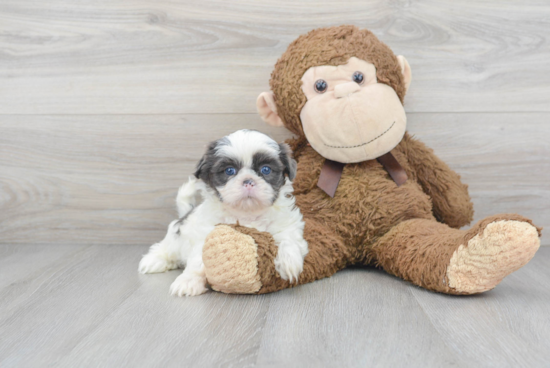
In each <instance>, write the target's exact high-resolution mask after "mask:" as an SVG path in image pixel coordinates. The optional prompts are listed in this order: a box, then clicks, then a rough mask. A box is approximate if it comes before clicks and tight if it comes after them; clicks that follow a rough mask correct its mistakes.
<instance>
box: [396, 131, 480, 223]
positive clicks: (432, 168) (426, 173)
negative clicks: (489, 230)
mask: <svg viewBox="0 0 550 368" xmlns="http://www.w3.org/2000/svg"><path fill="white" fill-rule="evenodd" d="M400 145H401V147H402V149H403V151H404V153H405V154H406V156H407V158H408V160H409V164H410V165H411V167H412V170H413V171H414V172H415V173H416V179H417V180H418V182H419V183H420V185H421V186H422V189H423V190H424V192H425V193H426V194H428V195H429V196H430V197H431V198H432V202H433V213H434V216H435V218H436V219H437V220H438V221H440V222H443V223H445V224H447V225H449V226H451V227H454V228H460V227H462V226H464V225H467V224H469V223H470V222H471V221H472V219H473V215H474V210H473V205H472V201H471V200H470V195H469V194H468V186H467V185H466V184H464V183H462V182H461V181H460V176H459V175H458V174H457V173H456V172H454V171H453V170H451V169H450V168H449V166H447V164H445V163H444V162H443V161H442V160H440V159H439V158H438V157H437V156H436V155H435V154H434V152H433V150H432V149H431V148H428V147H426V145H425V144H424V143H422V142H420V141H417V140H416V139H413V138H412V137H411V136H410V135H409V134H408V133H405V136H404V137H403V141H402V142H401V144H400Z"/></svg>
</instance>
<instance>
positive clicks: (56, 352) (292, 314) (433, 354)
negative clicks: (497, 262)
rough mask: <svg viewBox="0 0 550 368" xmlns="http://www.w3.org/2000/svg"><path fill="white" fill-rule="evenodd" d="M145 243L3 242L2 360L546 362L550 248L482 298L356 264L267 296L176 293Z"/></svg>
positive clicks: (55, 363) (42, 363)
mask: <svg viewBox="0 0 550 368" xmlns="http://www.w3.org/2000/svg"><path fill="white" fill-rule="evenodd" d="M146 249H147V248H146V247H145V246H131V245H116V246H107V245H96V246H84V245H77V246H75V245H57V246H56V245H51V246H34V245H27V246H25V245H5V246H1V247H0V300H2V302H1V303H0V331H1V333H0V366H1V367H46V366H52V367H248V366H259V367H447V366H452V367H548V364H549V362H550V349H548V341H549V340H550V314H549V313H548V306H549V305H550V290H549V288H548V284H549V283H550V268H549V267H548V263H549V262H550V248H548V247H547V248H541V250H540V251H539V252H538V253H537V254H536V256H535V258H534V259H533V261H531V262H530V263H529V264H528V265H527V266H525V267H524V268H522V269H521V270H519V271H518V272H516V273H514V274H512V275H510V276H509V277H507V278H506V279H505V280H504V281H503V282H502V283H501V284H500V285H499V286H497V288H496V289H494V290H491V291H489V292H487V293H485V294H483V295H477V296H470V297H456V296H448V295H442V294H435V293H432V292H428V291H426V290H423V289H420V288H417V287H415V286H412V285H410V284H408V283H405V282H403V281H401V280H399V279H397V278H395V277H392V276H390V275H388V274H386V273H384V272H382V271H380V270H376V269H370V268H367V269H364V268H357V269H349V270H345V271H343V272H339V273H337V274H336V275H335V276H333V277H331V278H329V279H324V280H321V281H318V282H315V283H312V284H308V285H304V286H301V287H298V288H295V289H291V290H284V291H281V292H278V293H274V294H269V295H261V296H235V295H225V294H221V293H216V292H208V293H207V294H204V295H201V296H197V297H188V298H176V297H171V296H169V295H168V287H169V285H170V283H171V282H172V281H173V280H174V279H175V278H176V276H177V274H178V272H177V271H172V272H169V273H165V274H155V275H140V274H138V272H137V264H138V261H139V259H140V256H141V254H142V253H144V252H145V251H146Z"/></svg>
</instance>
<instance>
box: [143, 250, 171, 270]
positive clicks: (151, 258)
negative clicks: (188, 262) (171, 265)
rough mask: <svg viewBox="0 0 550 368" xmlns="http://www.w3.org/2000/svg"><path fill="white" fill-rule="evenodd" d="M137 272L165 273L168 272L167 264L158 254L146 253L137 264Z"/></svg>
mask: <svg viewBox="0 0 550 368" xmlns="http://www.w3.org/2000/svg"><path fill="white" fill-rule="evenodd" d="M138 270H139V272H140V273H157V272H165V271H167V270H168V262H167V261H166V258H165V257H162V256H161V255H159V254H154V253H153V254H152V253H148V254H146V255H144V256H143V258H142V259H141V261H140V262H139V267H138Z"/></svg>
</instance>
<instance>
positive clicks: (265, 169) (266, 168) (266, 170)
mask: <svg viewBox="0 0 550 368" xmlns="http://www.w3.org/2000/svg"><path fill="white" fill-rule="evenodd" d="M261 172H262V174H264V175H269V174H271V167H269V166H263V167H262V170H261Z"/></svg>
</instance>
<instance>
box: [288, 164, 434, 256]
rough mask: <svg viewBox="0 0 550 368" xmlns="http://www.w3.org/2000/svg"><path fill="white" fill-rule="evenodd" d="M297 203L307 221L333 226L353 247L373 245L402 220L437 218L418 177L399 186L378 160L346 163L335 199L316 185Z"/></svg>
mask: <svg viewBox="0 0 550 368" xmlns="http://www.w3.org/2000/svg"><path fill="white" fill-rule="evenodd" d="M299 171H300V170H299ZM297 179H298V180H299V178H297ZM316 180H317V179H316ZM310 188H311V187H310ZM296 204H297V206H298V207H299V208H300V210H301V211H302V214H303V215H304V218H305V220H306V222H307V221H310V220H313V221H317V222H319V223H321V224H323V225H324V226H327V227H330V228H332V229H333V230H334V231H336V232H337V233H338V234H340V235H341V236H342V237H343V238H344V239H345V241H346V242H348V244H349V245H350V246H359V247H360V246H365V245H370V244H372V243H373V242H374V241H376V239H377V238H378V237H380V236H382V235H384V234H385V233H386V232H387V231H389V230H390V229H391V228H392V227H393V226H395V225H397V224H399V223H400V222H402V221H406V220H409V219H413V218H425V219H434V217H433V214H432V202H431V199H430V197H429V196H428V195H426V194H425V193H424V192H423V191H422V188H421V187H420V185H419V184H418V183H417V182H416V181H415V180H413V179H412V178H409V180H407V182H406V183H405V184H403V185H402V186H400V187H397V185H396V184H395V183H394V182H393V180H392V179H391V178H390V177H389V175H388V173H387V172H386V170H385V169H384V168H383V167H382V166H381V165H380V164H378V163H377V162H375V161H370V162H363V163H359V164H348V165H346V166H345V168H344V172H343V173H342V178H341V179H340V183H339V185H338V189H337V191H336V195H335V196H334V198H330V197H329V196H328V195H327V194H326V193H324V192H323V191H322V190H321V189H319V188H317V187H313V188H311V189H310V190H308V191H304V192H302V193H298V194H297V195H296ZM434 220H435V219H434Z"/></svg>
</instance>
